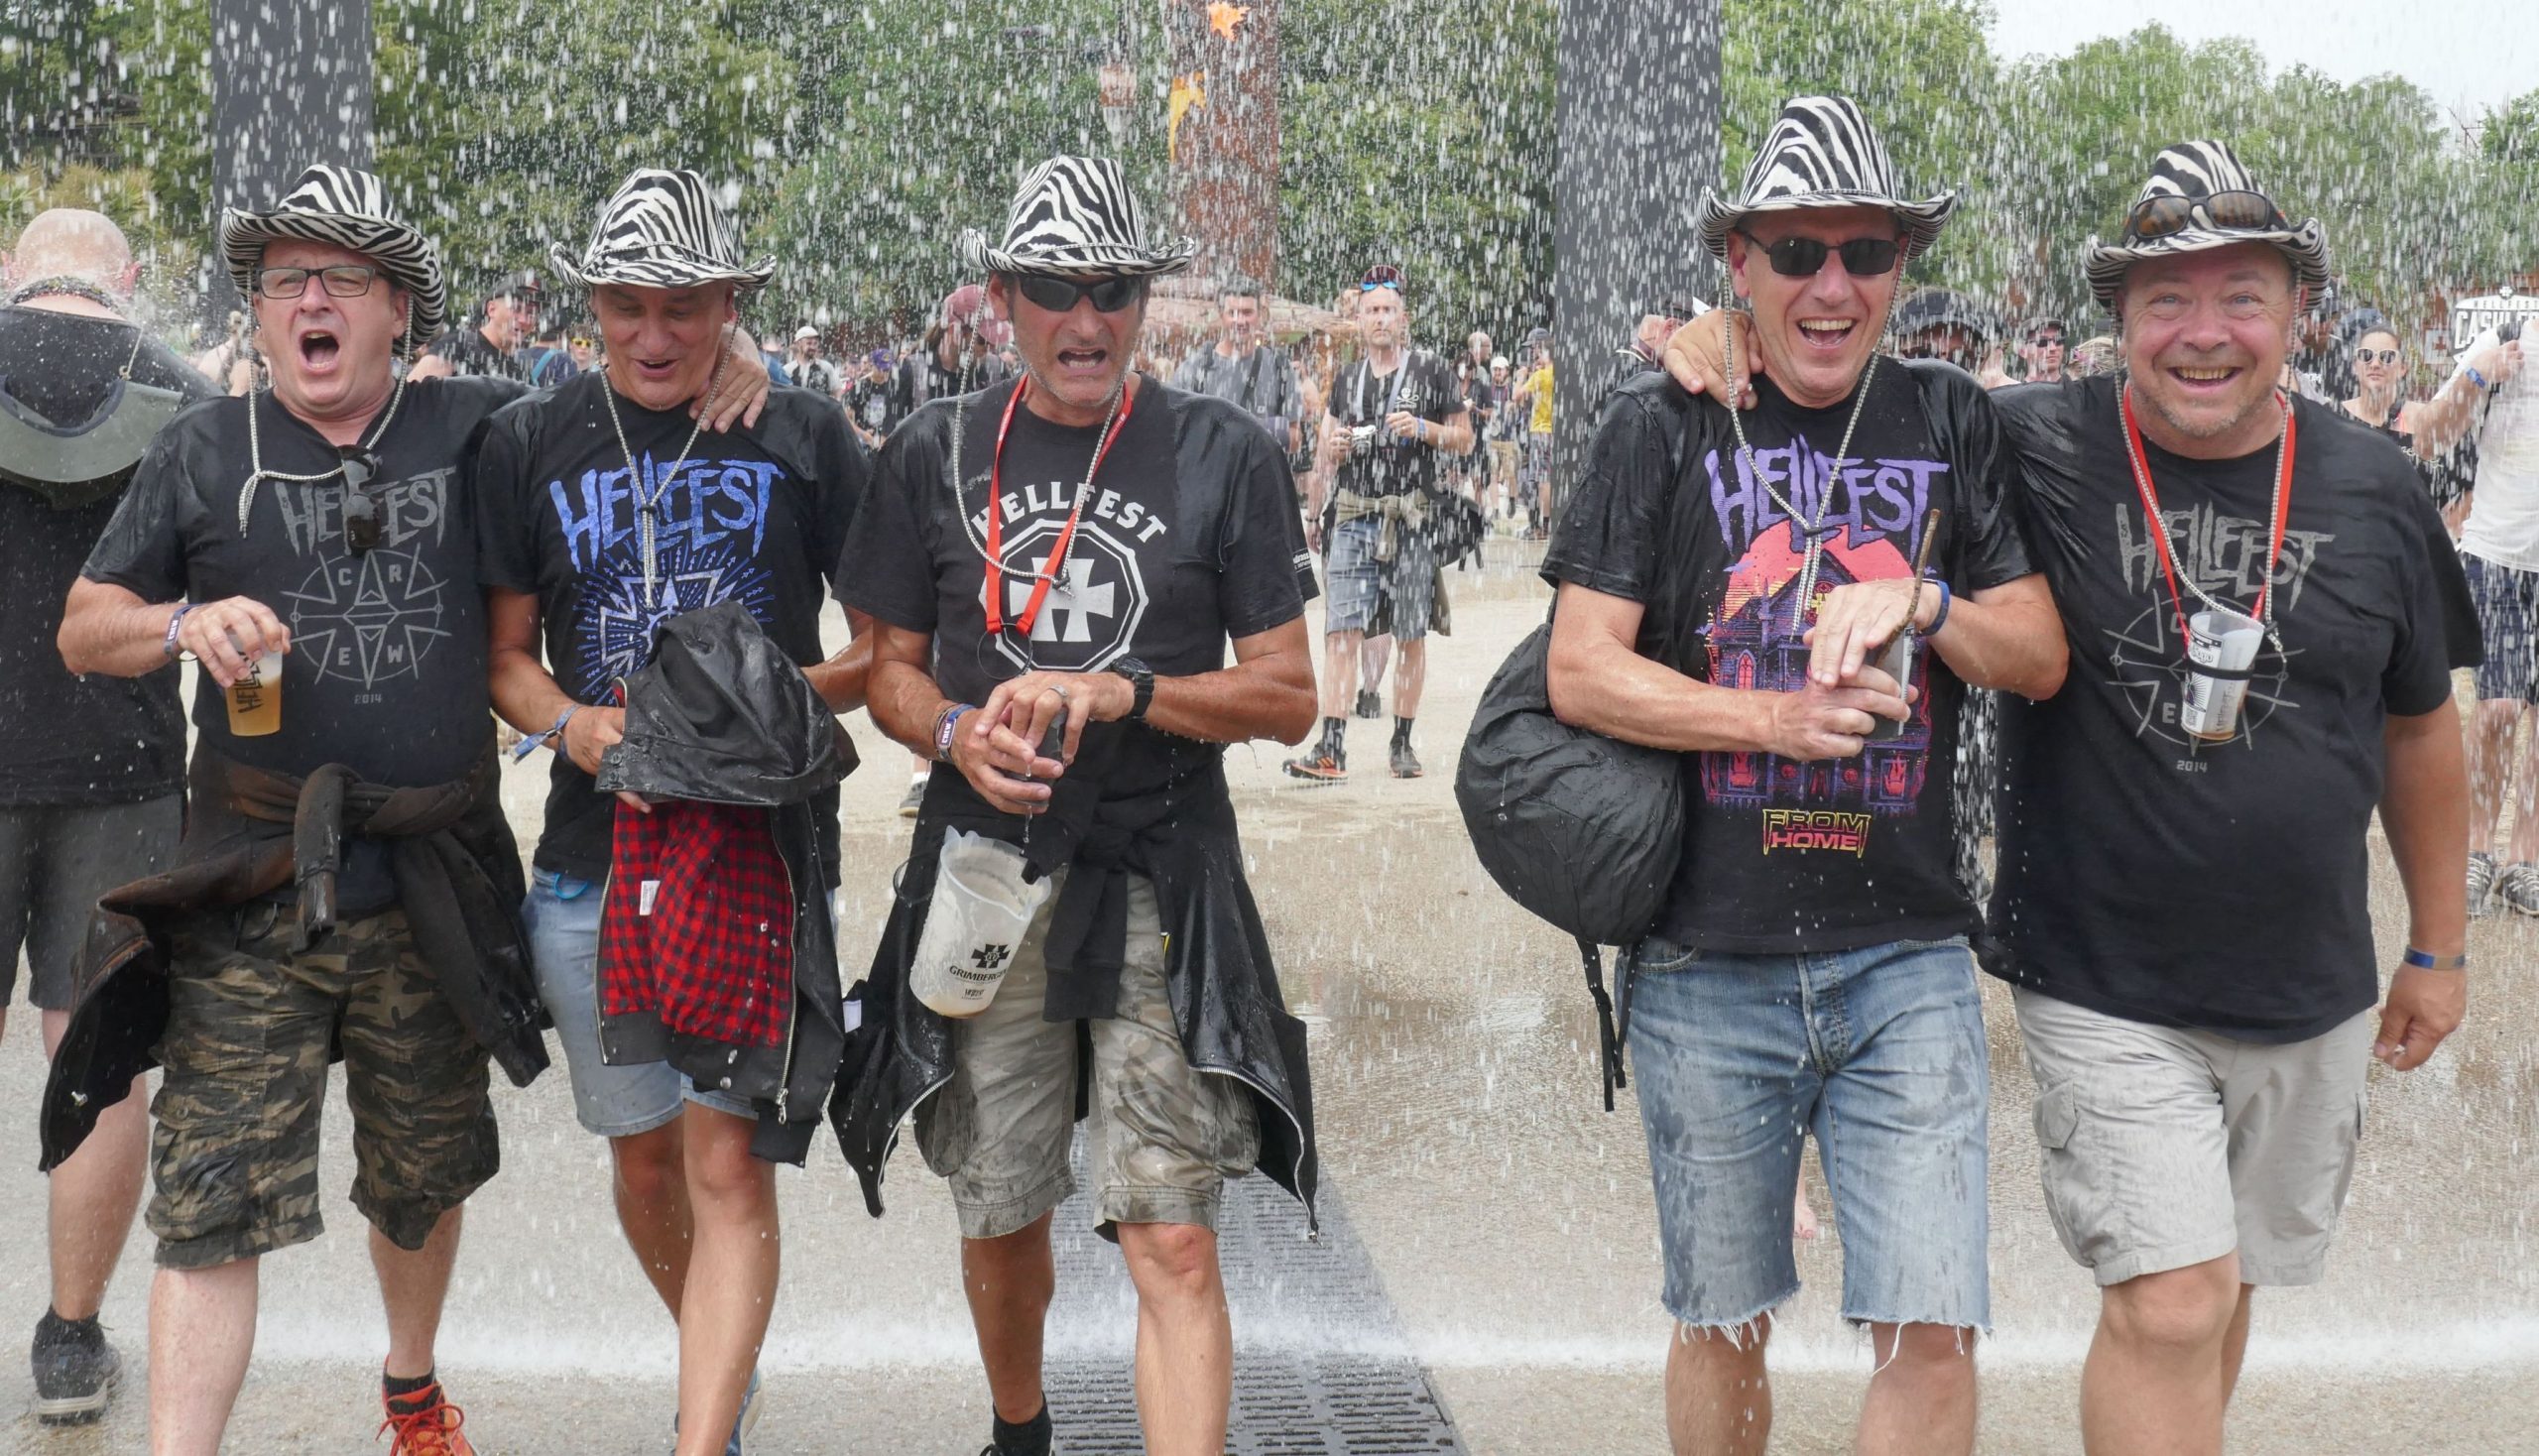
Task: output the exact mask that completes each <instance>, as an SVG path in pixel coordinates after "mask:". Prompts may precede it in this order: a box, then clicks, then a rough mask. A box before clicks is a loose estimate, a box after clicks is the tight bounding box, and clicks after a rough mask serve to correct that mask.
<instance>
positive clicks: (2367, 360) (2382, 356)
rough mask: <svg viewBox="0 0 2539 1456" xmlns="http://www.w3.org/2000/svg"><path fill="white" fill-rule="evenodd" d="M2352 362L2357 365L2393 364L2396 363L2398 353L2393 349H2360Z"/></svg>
mask: <svg viewBox="0 0 2539 1456" xmlns="http://www.w3.org/2000/svg"><path fill="white" fill-rule="evenodd" d="M2354 362H2356V363H2357V364H2395V363H2397V362H2398V351H2397V350H2395V349H2362V350H2358V351H2357V352H2356V354H2355V356H2354Z"/></svg>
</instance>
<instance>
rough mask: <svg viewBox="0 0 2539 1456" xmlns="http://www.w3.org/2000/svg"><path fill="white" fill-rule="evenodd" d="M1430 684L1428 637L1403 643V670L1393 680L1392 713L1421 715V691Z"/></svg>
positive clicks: (1402, 716) (1397, 716) (1405, 716)
mask: <svg viewBox="0 0 2539 1456" xmlns="http://www.w3.org/2000/svg"><path fill="white" fill-rule="evenodd" d="M1427 685H1428V639H1426V638H1424V637H1422V638H1417V639H1415V640H1413V641H1410V642H1405V643H1403V644H1402V645H1401V671H1400V673H1399V674H1398V675H1396V676H1395V677H1394V678H1393V680H1392V715H1393V716H1394V717H1396V718H1416V717H1418V716H1419V692H1420V689H1421V688H1424V687H1426V686H1427Z"/></svg>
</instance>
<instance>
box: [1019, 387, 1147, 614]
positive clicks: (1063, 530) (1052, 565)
mask: <svg viewBox="0 0 2539 1456" xmlns="http://www.w3.org/2000/svg"><path fill="white" fill-rule="evenodd" d="M1030 387H1031V380H1030V376H1028V375H1026V376H1024V378H1022V379H1021V380H1019V381H1017V382H1016V383H1015V386H1014V393H1013V394H1012V395H1009V396H1008V397H1007V398H1006V401H1005V418H1004V419H1003V420H1000V421H998V422H997V426H996V453H995V454H993V455H991V456H989V457H988V600H987V613H988V634H989V635H990V636H994V635H996V634H997V633H1000V632H1003V631H1004V630H1005V565H1004V562H1005V526H1004V523H1005V491H1004V488H1003V481H1004V479H1005V432H1006V431H1007V430H1008V429H1011V428H1013V427H1014V407H1015V406H1017V405H1020V404H1022V403H1023V393H1024V391H1026V390H1028V389H1029V388H1030ZM1121 388H1122V390H1123V391H1124V393H1123V394H1122V395H1121V397H1120V418H1119V419H1118V420H1117V421H1116V422H1114V423H1113V424H1112V425H1111V427H1110V429H1108V430H1107V431H1105V432H1104V433H1103V436H1102V439H1101V442H1100V443H1098V444H1096V445H1095V446H1094V447H1093V463H1092V464H1090V465H1088V466H1086V467H1085V469H1084V484H1083V485H1082V486H1080V487H1078V488H1077V490H1076V493H1075V505H1074V506H1073V508H1072V509H1070V510H1069V511H1068V512H1067V524H1066V525H1064V526H1062V527H1060V528H1058V544H1057V546H1054V547H1052V548H1051V549H1050V551H1049V563H1048V565H1047V566H1046V567H1045V568H1043V569H1041V570H1039V571H1036V572H1034V573H1032V577H1031V595H1030V596H1029V597H1028V598H1026V599H1025V601H1024V603H1023V610H1022V612H1020V613H1019V614H1017V615H1016V617H1015V619H1014V627H1015V630H1016V631H1018V632H1020V633H1022V634H1023V636H1024V637H1025V638H1026V639H1027V640H1028V639H1029V637H1030V636H1031V624H1032V623H1034V622H1037V621H1039V620H1040V605H1041V603H1043V602H1045V601H1047V600H1048V597H1049V583H1050V582H1052V581H1055V580H1057V579H1058V573H1059V572H1060V571H1063V570H1065V569H1066V564H1067V551H1068V549H1069V548H1070V547H1072V546H1074V545H1075V527H1076V522H1077V521H1078V520H1079V519H1080V518H1081V517H1082V516H1083V515H1084V498H1085V497H1086V496H1088V495H1090V494H1092V486H1093V476H1094V472H1095V471H1098V470H1100V469H1101V468H1102V457H1103V456H1104V455H1107V454H1109V453H1111V443H1112V441H1114V440H1116V439H1118V438H1119V437H1120V435H1121V432H1122V431H1124V430H1126V429H1127V428H1128V427H1129V411H1130V409H1131V408H1132V407H1134V406H1135V405H1136V403H1137V394H1136V392H1135V391H1131V390H1129V389H1128V386H1127V385H1125V384H1123V385H1122V386H1121Z"/></svg>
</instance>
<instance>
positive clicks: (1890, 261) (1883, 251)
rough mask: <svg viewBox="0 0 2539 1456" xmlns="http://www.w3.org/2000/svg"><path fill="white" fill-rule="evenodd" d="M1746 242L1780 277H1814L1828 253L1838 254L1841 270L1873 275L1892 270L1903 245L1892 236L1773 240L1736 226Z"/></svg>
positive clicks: (1856, 276)
mask: <svg viewBox="0 0 2539 1456" xmlns="http://www.w3.org/2000/svg"><path fill="white" fill-rule="evenodd" d="M1737 231H1738V233H1739V235H1740V236H1742V237H1744V238H1745V239H1746V241H1748V242H1750V243H1753V245H1754V246H1755V247H1757V248H1760V249H1762V250H1763V256H1764V257H1766V258H1768V259H1770V260H1771V263H1772V272H1774V273H1777V274H1779V275H1780V276H1781V277H1783V278H1814V277H1815V276H1816V275H1817V274H1819V273H1821V272H1823V271H1824V268H1825V259H1826V256H1827V255H1828V254H1832V253H1840V254H1841V255H1842V257H1843V271H1844V272H1845V273H1848V274H1850V275H1851V276H1852V277H1854V278H1875V277H1877V276H1878V275H1880V274H1884V273H1892V272H1894V271H1895V258H1896V255H1897V254H1898V253H1900V252H1901V251H1902V250H1903V249H1902V245H1901V244H1899V243H1897V242H1896V240H1895V239H1893V238H1849V239H1846V240H1845V241H1843V242H1841V243H1828V242H1825V241H1823V240H1821V239H1818V238H1783V239H1781V240H1780V241H1779V242H1776V243H1767V242H1764V241H1763V240H1762V239H1761V238H1758V237H1756V236H1754V235H1753V233H1751V232H1747V231H1746V229H1744V228H1742V227H1741V228H1739V229H1738V230H1737Z"/></svg>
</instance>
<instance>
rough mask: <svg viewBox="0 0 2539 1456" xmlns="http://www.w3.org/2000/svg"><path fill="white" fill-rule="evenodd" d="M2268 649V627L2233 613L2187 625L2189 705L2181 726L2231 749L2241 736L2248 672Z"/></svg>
mask: <svg viewBox="0 0 2539 1456" xmlns="http://www.w3.org/2000/svg"><path fill="white" fill-rule="evenodd" d="M2264 643H2265V624H2264V623H2262V622H2259V621H2258V620H2257V619H2256V618H2254V617H2251V616H2249V615H2248V614H2247V613H2245V612H2235V611H2231V610H2229V609H2228V608H2225V609H2223V610H2221V611H2211V610H2207V611H2202V612H2198V613H2196V614H2195V615H2194V616H2192V617H2189V618H2188V619H2187V633H2186V659H2187V669H2186V700H2185V702H2184V703H2183V704H2182V705H2181V706H2180V707H2179V708H2178V726H2179V727H2181V728H2183V729H2185V730H2186V731H2187V733H2188V734H2189V735H2190V736H2192V737H2195V738H2199V739H2202V740H2203V741H2205V742H2207V743H2228V742H2230V741H2231V739H2233V738H2235V737H2237V735H2238V731H2239V709H2240V706H2241V705H2242V704H2244V703H2245V702H2246V701H2247V697H2248V675H2247V674H2248V668H2249V667H2252V666H2253V665H2254V664H2255V663H2256V660H2257V649H2258V648H2259V647H2261V646H2263V645H2264Z"/></svg>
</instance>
